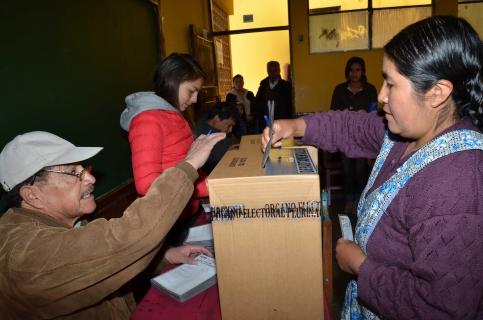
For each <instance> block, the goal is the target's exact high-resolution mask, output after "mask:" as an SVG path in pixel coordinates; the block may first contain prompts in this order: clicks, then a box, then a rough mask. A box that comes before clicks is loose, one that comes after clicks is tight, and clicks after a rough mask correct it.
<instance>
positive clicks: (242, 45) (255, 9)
mask: <svg viewBox="0 0 483 320" xmlns="http://www.w3.org/2000/svg"><path fill="white" fill-rule="evenodd" d="M299 1H300V0H299ZM245 14H253V18H254V19H253V20H254V21H253V22H250V23H243V15H245ZM229 21H230V30H236V29H248V28H261V27H268V26H270V27H271V26H284V25H285V26H286V25H288V4H287V0H263V1H260V0H237V1H235V2H234V14H233V15H231V16H230V17H229ZM230 42H231V60H232V73H233V75H235V74H241V75H243V78H244V80H245V88H247V89H248V90H251V91H253V93H254V94H256V93H257V90H258V86H259V84H260V81H261V80H262V79H264V78H266V77H267V62H268V61H270V60H276V61H278V62H280V67H281V68H282V69H283V65H284V64H286V63H290V39H289V32H288V30H282V31H270V32H257V33H246V34H239V35H232V36H230ZM282 75H283V74H282Z"/></svg>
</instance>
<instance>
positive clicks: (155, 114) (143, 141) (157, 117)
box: [129, 110, 208, 204]
mask: <svg viewBox="0 0 483 320" xmlns="http://www.w3.org/2000/svg"><path fill="white" fill-rule="evenodd" d="M129 143H130V144H131V155H132V166H133V172H134V183H135V185H136V191H137V192H138V193H139V194H140V195H144V194H145V193H146V192H147V191H148V189H149V187H150V186H151V183H152V182H153V181H154V179H156V178H157V177H158V176H159V175H160V174H161V173H163V171H164V170H165V169H167V168H170V167H174V166H175V165H176V164H177V163H179V162H181V161H183V160H184V158H185V156H186V154H187V153H188V150H189V148H190V146H191V144H192V143H193V134H192V132H191V128H190V126H189V124H188V122H187V121H186V119H185V118H183V116H182V115H181V114H180V113H179V112H176V111H167V110H147V111H143V112H141V113H140V114H138V115H137V116H135V117H134V119H133V120H132V122H131V124H130V127H129ZM207 196H208V189H207V186H206V183H205V175H204V174H201V173H200V178H199V179H198V180H197V182H196V185H195V192H194V197H196V198H198V197H207ZM198 204H199V203H198Z"/></svg>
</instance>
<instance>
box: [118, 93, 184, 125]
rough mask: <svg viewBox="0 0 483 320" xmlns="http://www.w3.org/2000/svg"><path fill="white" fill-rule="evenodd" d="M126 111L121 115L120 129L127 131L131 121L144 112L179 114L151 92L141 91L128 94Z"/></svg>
mask: <svg viewBox="0 0 483 320" xmlns="http://www.w3.org/2000/svg"><path fill="white" fill-rule="evenodd" d="M125 102H126V109H124V111H123V112H122V113H121V120H120V123H121V128H123V129H124V130H126V131H129V125H130V124H131V121H132V119H133V118H134V117H135V116H137V115H138V114H139V113H141V112H143V111H146V110H168V111H176V112H179V110H178V109H176V108H175V107H173V106H172V105H171V104H169V102H168V101H166V100H164V99H163V98H161V97H160V96H158V95H156V94H155V93H154V92H152V91H143V92H136V93H133V94H130V95H128V96H127V97H126V99H125Z"/></svg>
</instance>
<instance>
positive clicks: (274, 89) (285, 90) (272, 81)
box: [253, 61, 293, 129]
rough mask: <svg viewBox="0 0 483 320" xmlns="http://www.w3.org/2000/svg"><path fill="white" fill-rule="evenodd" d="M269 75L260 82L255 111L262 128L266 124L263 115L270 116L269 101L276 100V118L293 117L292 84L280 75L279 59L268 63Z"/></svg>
mask: <svg viewBox="0 0 483 320" xmlns="http://www.w3.org/2000/svg"><path fill="white" fill-rule="evenodd" d="M267 74H268V77H266V78H265V79H263V80H262V81H261V82H260V87H259V88H258V91H257V95H256V96H255V104H254V106H253V109H254V110H253V112H254V113H255V114H257V118H258V121H259V126H260V129H263V127H264V126H265V124H264V120H263V116H264V115H267V116H268V101H269V100H271V101H274V102H275V110H274V119H275V120H277V119H290V118H293V110H292V109H293V108H292V85H291V84H290V82H288V81H285V80H283V79H282V77H281V76H280V64H279V63H278V61H269V62H268V63H267Z"/></svg>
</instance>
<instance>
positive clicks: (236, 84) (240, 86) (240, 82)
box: [233, 77, 245, 90]
mask: <svg viewBox="0 0 483 320" xmlns="http://www.w3.org/2000/svg"><path fill="white" fill-rule="evenodd" d="M244 84H245V83H244V81H243V78H240V77H238V78H236V79H235V80H233V87H234V88H235V89H236V90H241V89H243V85H244Z"/></svg>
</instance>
